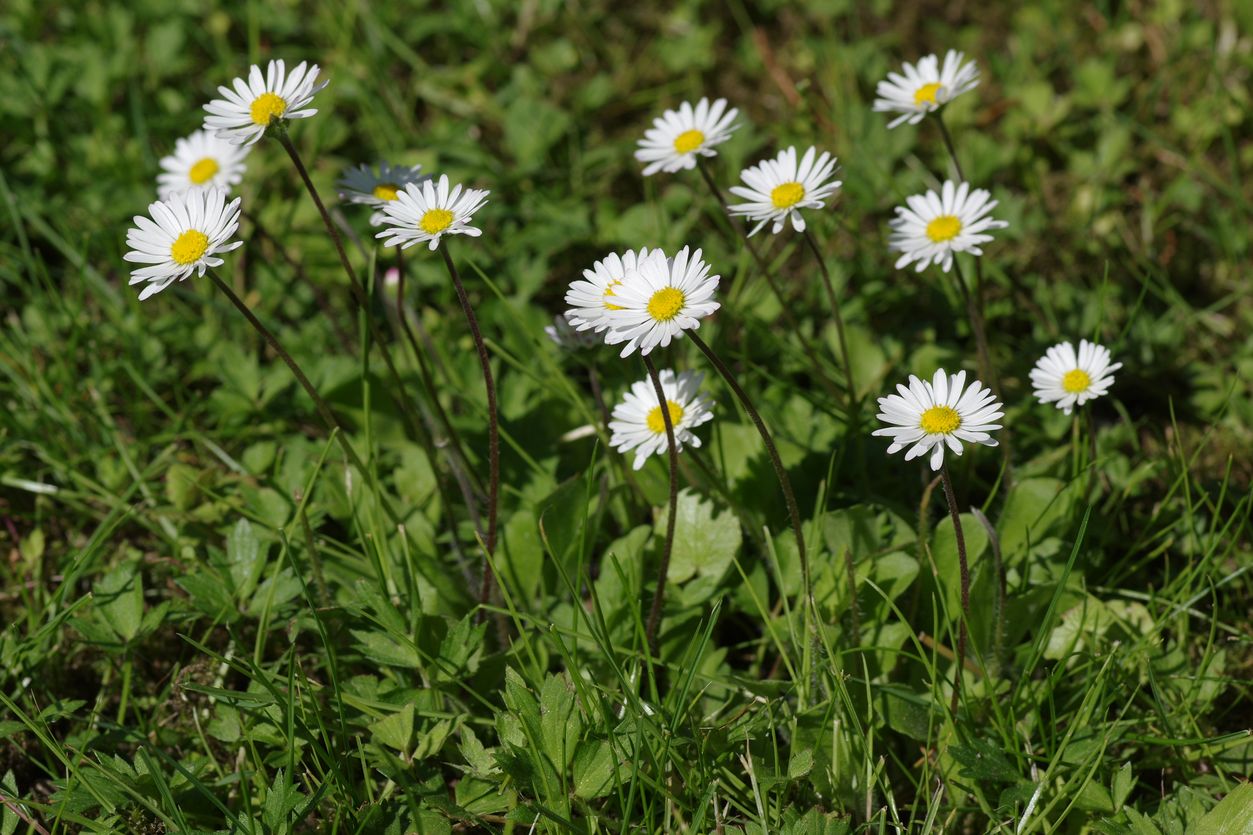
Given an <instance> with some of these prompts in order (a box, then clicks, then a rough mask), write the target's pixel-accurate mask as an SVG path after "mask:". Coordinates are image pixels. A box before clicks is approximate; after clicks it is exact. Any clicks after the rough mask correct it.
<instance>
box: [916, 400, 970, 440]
mask: <svg viewBox="0 0 1253 835" xmlns="http://www.w3.org/2000/svg"><path fill="white" fill-rule="evenodd" d="M961 425H962V419H961V416H960V415H958V414H957V411H956V410H954V409H952V408H950V407H949V406H932V407H931V408H930V409H927V410H926V411H925V412H923V413H922V417H920V418H919V419H918V428H919V429H921V430H922V431H923V432H926V433H927V434H928V435H947V434H948V433H950V432H952V431H954V430H956V429H957V428H958V427H959V426H961Z"/></svg>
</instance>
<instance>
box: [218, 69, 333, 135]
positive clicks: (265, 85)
mask: <svg viewBox="0 0 1253 835" xmlns="http://www.w3.org/2000/svg"><path fill="white" fill-rule="evenodd" d="M328 83H330V82H328V81H326V80H323V81H322V82H320V83H319V82H318V65H317V64H313V65H312V66H310V65H309V64H307V63H306V62H304V61H301V62H300V63H299V64H297V65H296V68H295V69H293V70H292V71H291V72H290V73H288V72H287V67H286V65H285V64H284V63H283V62H282V60H276V61H270V62H269V64H267V65H266V68H265V74H264V75H262V74H261V67H260V66H258V65H256V64H253V65H252V69H250V70H249V71H248V79H247V80H244V79H242V78H236V79H235V80H234V81H233V82H231V86H230V87H219V88H218V93H219V94H220V95H221V96H222V98H220V99H214V100H213V101H211V102H209V103H208V104H206V105H205V106H204V109H205V112H207V113H208V114H209V115H207V116H205V120H204V129H205V130H207V131H212V132H214V133H216V134H217V136H218V137H219V138H221V139H225V140H227V141H229V142H233V143H235V144H236V145H251V144H253V143H254V142H256V141H257V140H258V139H260V138H261V137H263V136H265V132H266V130H268V129H269V128H270V127H271V126H272V125H281V124H283V123H284V122H287V121H288V120H290V119H307V118H308V117H310V116H312V115H313V114H315V113H317V112H318V111H317V110H316V109H315V108H311V107H309V104H310V103H311V102H312V101H313V97H314V96H315V95H316V94H317V93H319V92H320V91H321V90H322V89H323V88H324V87H326V85H327V84H328Z"/></svg>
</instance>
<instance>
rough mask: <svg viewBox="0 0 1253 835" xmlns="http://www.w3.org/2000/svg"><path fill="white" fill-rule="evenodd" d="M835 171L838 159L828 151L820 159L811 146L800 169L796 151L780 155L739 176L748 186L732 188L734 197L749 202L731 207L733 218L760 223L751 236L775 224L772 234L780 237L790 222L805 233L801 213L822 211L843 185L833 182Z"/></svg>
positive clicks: (788, 150)
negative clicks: (771, 222)
mask: <svg viewBox="0 0 1253 835" xmlns="http://www.w3.org/2000/svg"><path fill="white" fill-rule="evenodd" d="M835 169H836V164H835V157H833V156H831V155H830V154H829V153H827V152H826V151H823V152H822V155H821V156H819V155H818V149H817V148H814V147H812V146H811V147H810V149H809V150H808V151H806V152H805V155H804V156H803V157H801V160H800V164H799V165H798V164H797V162H796V148H788V149H787V150H784V151H780V152H779V155H778V156H777V157H775V158H774V159H768V160H765V161H763V162H761V163H759V164H758V165H755V166H753V167H752V168H745V169H744V170H743V171H741V172H740V179H742V180H743V181H744V182H745V184H746V185H744V186H731V193H732V194H734V195H735V196H736V197H743V198H744V199H745V200H747V201H748V202H747V203H739V204H736V205H734V206H731V207H730V210H731V214H732V215H737V216H742V217H747V218H749V219H750V220H755V221H757V225H756V226H754V227H753V231H752V232H749V233H748V234H749V236H752V235H756V234H757V232H758V231H759V230H760V229H761V227H763V226H765V225H766V224H767V223H768V222H770V221H774V228H773V229H772V230H771V231H772V232H774V234H776V235H777V234H779V233H780V232H782V231H783V224H784V222H785V221H787V220H788V218H791V220H792V228H793V229H795V230H796V231H797V232H804V231H805V218H804V217H802V216H801V209H821V208H822V207H823V206H825V205H826V201H827V200H828V199H829V198H830V197H831V196H832V195H833V194H835V192H836V190H837V189H838V188H839V187H840V186H841V185H843V183H841V182H840V181H839V180H831V176H832V175H833V174H834V173H835ZM828 181H829V182H828Z"/></svg>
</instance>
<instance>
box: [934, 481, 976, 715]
mask: <svg viewBox="0 0 1253 835" xmlns="http://www.w3.org/2000/svg"><path fill="white" fill-rule="evenodd" d="M940 479H941V480H942V481H943V483H944V501H945V502H947V503H948V513H949V516H951V517H952V519H953V535H954V536H955V537H956V539H957V566H958V570H959V572H960V574H961V607H962V611H961V618H960V619H959V621H958V627H957V658H956V668H955V672H954V674H953V699H952V702H951V703H950V704H949V712H950V713H952V714H953V715H954V716H956V715H957V702H958V699H959V698H960V697H961V685H962V671H963V669H964V668H965V666H966V621H967V619H968V618H969V617H970V567H969V565H967V563H966V537H965V536H964V535H963V534H962V521H961V516H960V514H959V513H958V512H957V496H956V495H955V494H954V493H953V479H952V478H951V477H950V476H949V474H948V462H947V461H946V462H944V463H943V464H941V465H940Z"/></svg>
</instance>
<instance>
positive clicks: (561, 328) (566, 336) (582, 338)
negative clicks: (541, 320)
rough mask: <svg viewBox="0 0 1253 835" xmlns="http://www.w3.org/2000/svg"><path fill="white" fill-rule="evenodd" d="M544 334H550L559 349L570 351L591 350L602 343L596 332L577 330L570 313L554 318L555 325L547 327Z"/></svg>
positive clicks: (549, 336)
mask: <svg viewBox="0 0 1253 835" xmlns="http://www.w3.org/2000/svg"><path fill="white" fill-rule="evenodd" d="M544 333H546V334H548V338H549V339H551V340H552V341H553V343H554V344H555V345H556V346H557V347H558V348H565V349H566V350H568V351H573V350H577V349H580V348H590V347H592V346H593V345H598V344H600V341H601V340H600V337H599V336H597V335H596V332H595V331H586V330H578V329H577V328H575V327H574V324H573V322H572V321H571V316H570V314H569V313H558V314H557V315H556V316H554V317H553V323H552V324H551V325H547V326H545V328H544Z"/></svg>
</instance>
